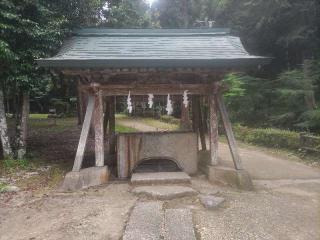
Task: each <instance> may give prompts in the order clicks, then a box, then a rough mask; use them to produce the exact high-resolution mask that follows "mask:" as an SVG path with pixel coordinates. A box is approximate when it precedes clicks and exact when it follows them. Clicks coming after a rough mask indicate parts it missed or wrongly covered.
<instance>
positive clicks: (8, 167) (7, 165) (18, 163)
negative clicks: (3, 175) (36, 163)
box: [3, 159, 30, 172]
mask: <svg viewBox="0 0 320 240" xmlns="http://www.w3.org/2000/svg"><path fill="white" fill-rule="evenodd" d="M3 167H4V170H5V171H6V172H14V171H16V170H26V169H28V168H29V167H30V162H29V161H28V159H19V160H17V159H5V160H4V161H3Z"/></svg>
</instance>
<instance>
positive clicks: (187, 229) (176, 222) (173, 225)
mask: <svg viewBox="0 0 320 240" xmlns="http://www.w3.org/2000/svg"><path fill="white" fill-rule="evenodd" d="M164 216H165V218H164V232H163V237H164V238H163V239H164V240H181V239H183V240H196V236H195V232H194V228H193V222H192V212H191V211H190V209H167V210H165V215H164Z"/></svg>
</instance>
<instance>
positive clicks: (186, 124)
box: [180, 102, 191, 130]
mask: <svg viewBox="0 0 320 240" xmlns="http://www.w3.org/2000/svg"><path fill="white" fill-rule="evenodd" d="M180 128H181V129H183V130H189V129H190V128H191V123H190V116H189V106H188V107H185V105H184V104H183V102H181V119H180Z"/></svg>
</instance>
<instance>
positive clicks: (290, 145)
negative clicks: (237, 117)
mask: <svg viewBox="0 0 320 240" xmlns="http://www.w3.org/2000/svg"><path fill="white" fill-rule="evenodd" d="M234 132H235V135H236V138H237V139H239V140H241V141H243V142H246V143H250V144H254V145H260V146H265V147H273V148H284V149H290V150H298V149H299V148H300V135H299V133H297V132H293V131H288V130H280V129H275V128H257V129H253V128H248V127H243V126H241V125H236V126H234Z"/></svg>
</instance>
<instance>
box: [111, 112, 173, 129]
mask: <svg viewBox="0 0 320 240" xmlns="http://www.w3.org/2000/svg"><path fill="white" fill-rule="evenodd" d="M116 120H120V122H121V120H135V121H137V122H141V123H144V124H146V125H148V126H151V127H154V128H158V129H161V130H168V131H176V130H179V124H174V123H166V122H163V121H160V120H158V119H154V118H150V117H147V118H144V117H130V116H127V115H125V114H116Z"/></svg>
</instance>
